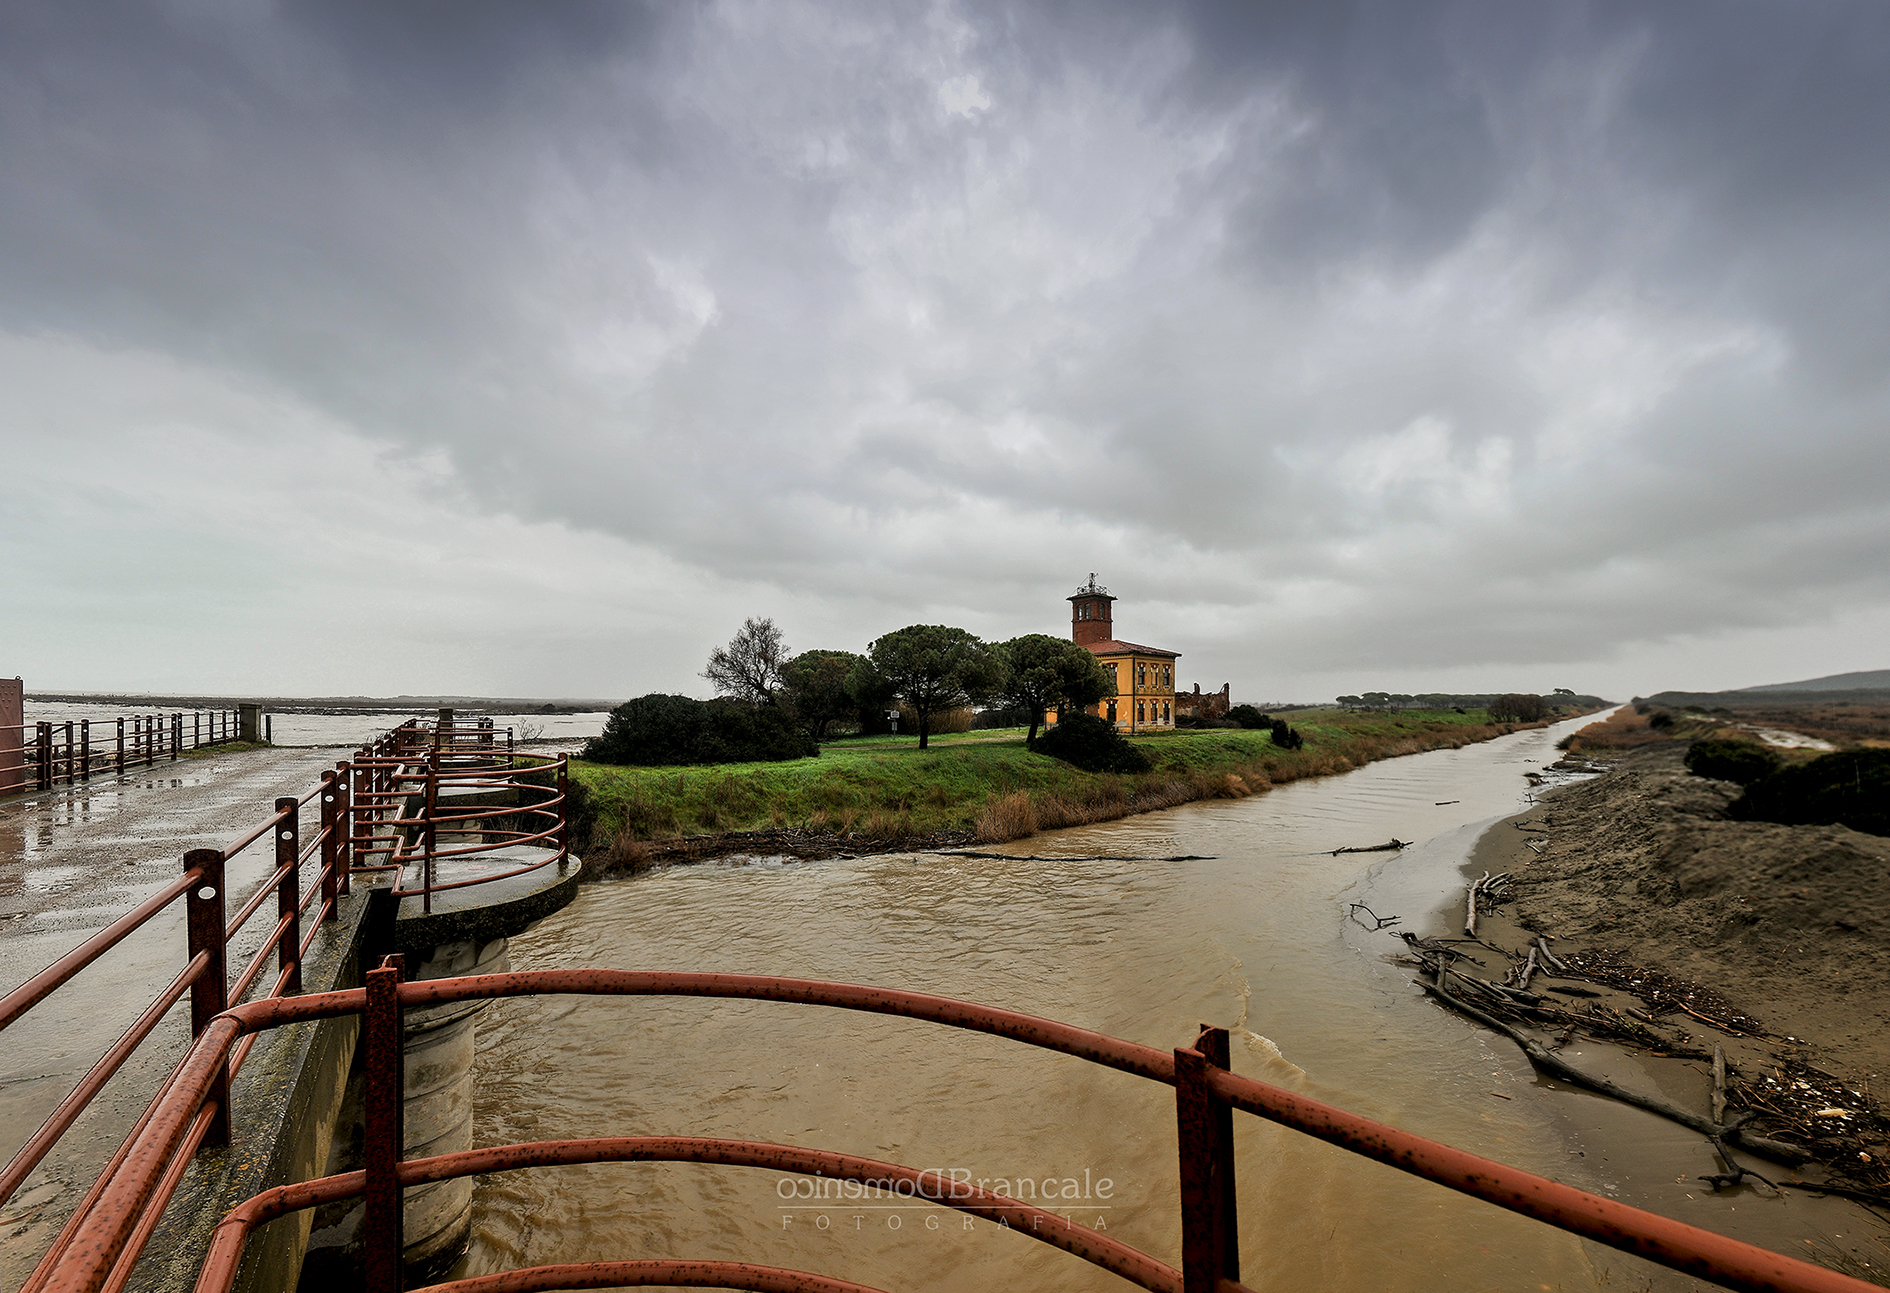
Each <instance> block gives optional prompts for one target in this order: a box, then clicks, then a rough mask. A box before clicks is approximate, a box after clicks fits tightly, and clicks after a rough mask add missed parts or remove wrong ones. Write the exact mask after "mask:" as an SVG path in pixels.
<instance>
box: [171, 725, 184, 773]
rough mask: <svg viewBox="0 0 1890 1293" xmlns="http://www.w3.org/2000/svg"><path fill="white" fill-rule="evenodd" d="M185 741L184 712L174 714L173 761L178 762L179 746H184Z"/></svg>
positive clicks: (172, 727) (172, 735)
mask: <svg viewBox="0 0 1890 1293" xmlns="http://www.w3.org/2000/svg"><path fill="white" fill-rule="evenodd" d="M183 743H184V716H183V715H182V714H172V715H171V762H172V763H176V762H177V757H178V748H179V747H180V746H182V745H183Z"/></svg>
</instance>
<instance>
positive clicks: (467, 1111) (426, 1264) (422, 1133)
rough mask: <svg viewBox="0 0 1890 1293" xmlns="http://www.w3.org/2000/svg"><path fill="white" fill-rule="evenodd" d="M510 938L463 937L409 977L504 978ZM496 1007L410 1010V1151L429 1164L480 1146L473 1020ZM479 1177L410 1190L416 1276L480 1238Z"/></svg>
mask: <svg viewBox="0 0 1890 1293" xmlns="http://www.w3.org/2000/svg"><path fill="white" fill-rule="evenodd" d="M506 943H507V940H506V939H504V938H494V939H491V940H488V941H486V942H483V943H482V942H478V941H475V940H472V939H461V940H458V941H455V942H451V943H444V944H441V945H440V946H438V947H435V948H433V949H432V955H431V956H429V957H428V958H427V959H426V960H423V961H420V962H419V963H418V964H415V963H413V962H411V961H410V962H409V963H408V966H407V977H408V978H409V979H415V980H418V979H450V978H456V977H458V976H460V975H464V974H498V973H502V972H503V971H504V970H505V968H506V962H505V949H506ZM489 1004H491V1003H490V1002H485V1001H455V1002H449V1003H447V1004H445V1005H439V1006H425V1007H422V1008H420V1009H418V1010H409V1011H408V1012H407V1014H406V1018H405V1020H404V1021H403V1023H404V1028H405V1046H404V1048H403V1049H404V1052H405V1060H406V1075H405V1109H404V1114H403V1118H404V1127H405V1135H404V1136H403V1143H402V1150H403V1156H404V1157H406V1158H426V1157H428V1156H429V1155H433V1154H450V1153H453V1152H454V1151H455V1150H461V1149H471V1148H472V1112H473V1073H472V1063H473V1021H474V1019H475V1018H476V1017H477V1016H478V1014H479V1012H480V1011H481V1010H483V1009H485V1007H486V1006H487V1005H489ZM472 1196H473V1178H472V1177H470V1176H465V1177H460V1178H459V1179H458V1180H453V1181H436V1182H434V1183H432V1184H430V1185H417V1186H413V1187H410V1188H409V1189H408V1190H407V1192H406V1196H405V1201H406V1206H405V1209H404V1211H403V1214H402V1227H403V1230H404V1232H405V1237H406V1248H405V1257H406V1263H407V1269H408V1271H409V1273H410V1274H411V1275H413V1276H415V1277H420V1278H426V1277H429V1276H431V1275H433V1274H437V1273H438V1272H440V1271H442V1270H444V1269H445V1268H446V1267H447V1266H450V1265H451V1264H452V1263H453V1261H454V1260H455V1259H456V1258H457V1257H458V1256H459V1255H460V1253H462V1252H464V1251H465V1249H466V1243H467V1239H468V1237H469V1236H470V1234H471V1232H472Z"/></svg>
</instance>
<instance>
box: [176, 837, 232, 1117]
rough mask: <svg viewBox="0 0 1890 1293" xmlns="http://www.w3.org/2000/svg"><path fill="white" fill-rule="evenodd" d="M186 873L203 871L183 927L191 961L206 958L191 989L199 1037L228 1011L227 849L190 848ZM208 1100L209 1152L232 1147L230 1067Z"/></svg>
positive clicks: (220, 1072) (221, 1071) (222, 1068)
mask: <svg viewBox="0 0 1890 1293" xmlns="http://www.w3.org/2000/svg"><path fill="white" fill-rule="evenodd" d="M184 870H185V871H200V872H202V876H201V878H200V879H198V881H197V883H196V884H195V885H193V886H192V887H191V889H190V893H189V895H188V897H186V899H185V902H184V920H185V926H186V929H187V931H188V934H189V938H190V959H191V960H193V961H194V960H196V959H197V956H198V954H199V953H203V954H205V955H206V956H208V958H209V960H208V963H207V964H206V965H205V966H204V967H203V973H202V974H199V975H198V976H197V979H196V981H195V982H194V983H192V984H191V985H190V1035H191V1036H192V1037H201V1036H202V1035H203V1030H204V1029H205V1028H207V1027H209V1024H210V1021H211V1020H212V1019H215V1018H216V1017H217V1016H218V1015H220V1014H222V1013H223V1012H224V1011H225V1010H227V1009H229V1004H230V1002H229V991H230V988H229V985H230V978H229V967H228V966H227V965H226V964H225V962H224V951H223V938H224V934H223V922H224V919H225V917H224V914H223V850H222V849H192V850H191V851H190V852H188V853H186V854H184ZM205 1098H206V1100H214V1101H215V1102H216V1106H217V1111H216V1114H215V1116H214V1117H213V1118H212V1119H211V1121H210V1130H209V1131H207V1132H205V1133H204V1138H203V1144H204V1147H205V1148H216V1147H219V1146H223V1145H227V1144H229V1143H230V1066H229V1065H228V1064H223V1065H219V1066H218V1068H217V1076H216V1081H215V1083H214V1084H213V1085H212V1086H211V1088H210V1090H209V1092H208V1093H207V1094H206V1097H205Z"/></svg>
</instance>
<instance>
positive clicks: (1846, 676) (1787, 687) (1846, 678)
mask: <svg viewBox="0 0 1890 1293" xmlns="http://www.w3.org/2000/svg"><path fill="white" fill-rule="evenodd" d="M1738 690H1739V691H1742V692H1748V691H1890V669H1866V670H1862V671H1860V672H1856V673H1834V674H1830V675H1828V676H1826V677H1823V678H1807V679H1805V681H1803V682H1769V683H1766V684H1765V685H1764V686H1760V687H1740V688H1738Z"/></svg>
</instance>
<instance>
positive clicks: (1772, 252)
mask: <svg viewBox="0 0 1890 1293" xmlns="http://www.w3.org/2000/svg"><path fill="white" fill-rule="evenodd" d="M1886 53H1890V18H1886V17H1885V16H1884V11H1883V10H1882V9H1881V7H1879V6H1876V5H1874V4H1871V3H1866V2H1864V0H1858V2H1857V3H1839V2H1837V0H1824V2H1822V3H1818V4H1813V5H1809V6H1807V5H1790V6H1787V5H1780V4H1763V3H1758V2H1757V0H1740V2H1739V3H1736V4H1732V5H1725V4H1706V3H1679V4H1674V5H1664V6H1661V7H1659V8H1648V7H1646V6H1641V5H1627V4H1613V3H1599V2H1596V3H1585V2H1584V3H1576V2H1574V0H1569V2H1567V3H1558V4H1550V5H1539V6H1516V5H1513V4H1502V3H1496V2H1494V0H1491V2H1488V3H1485V2H1481V0H1480V2H1478V3H1408V2H1407V0H1380V2H1375V3H1364V2H1361V3H1352V4H1334V5H1316V6H1314V5H1301V4H1285V3H1280V4H1226V5H1211V4H1205V3H1203V4H1176V5H1170V6H1140V5H1105V6H1087V5H1086V6H1066V5H1057V4H1040V5H1029V4H1016V5H1008V4H996V3H993V4H968V5H965V6H962V7H955V6H950V5H945V6H939V7H935V8H933V9H930V10H926V11H918V10H898V9H893V10H888V9H883V8H878V7H871V6H827V5H811V4H810V5H790V4H759V5H728V6H717V7H701V8H695V7H692V8H670V7H664V6H649V7H642V6H634V5H620V4H604V5H596V6H564V5H559V6H515V5H496V4H495V5H483V4H481V5H468V4H463V3H454V4H416V5H400V6H391V7H390V6H374V5H366V6H363V5H351V4H334V5H295V6H288V7H284V8H281V9H274V8H267V7H259V6H245V5H234V4H231V5H211V4H186V3H181V2H180V3H175V4H169V5H156V4H152V5H125V6H122V7H119V8H117V9H115V10H113V11H110V12H109V13H104V14H102V13H101V11H100V10H97V9H73V8H71V7H68V6H56V5H50V4H41V5H19V6H12V7H10V8H9V9H7V10H6V11H5V12H4V13H3V14H0V152H4V153H5V155H6V156H8V157H9V159H10V164H9V165H8V166H7V167H5V168H0V281H4V283H5V290H4V291H0V327H4V329H5V330H6V331H8V332H10V333H13V334H18V335H31V334H35V333H42V332H43V333H53V334H60V335H65V336H70V337H73V338H77V339H79V340H80V341H82V342H84V343H89V344H92V345H95V346H98V347H100V348H102V349H105V350H114V349H119V348H126V347H129V348H136V349H144V350H150V351H154V352H157V353H161V354H167V355H172V356H175V357H177V358H178V360H179V361H180V362H184V363H188V364H192V365H196V366H199V367H201V368H203V369H204V370H206V371H210V372H216V373H221V374H223V375H224V376H225V377H226V378H227V379H228V380H229V381H231V382H234V383H237V384H239V385H243V386H244V387H245V388H253V389H256V390H266V391H271V392H275V393H277V394H278V395H279V396H280V398H282V399H284V400H288V401H295V402H299V403H300V404H301V405H303V406H305V407H306V408H308V409H312V410H315V411H318V412H319V413H320V414H321V415H323V416H324V417H326V418H329V419H332V421H333V423H334V424H335V425H337V426H342V427H346V428H348V429H349V430H350V431H351V432H352V433H353V434H355V435H358V436H359V437H361V438H363V439H365V440H366V441H369V442H372V443H375V444H379V445H383V446H387V447H389V448H390V449H392V450H394V451H395V452H398V453H410V454H417V455H423V454H427V453H431V452H439V453H443V454H445V455H446V457H447V460H448V461H449V462H450V464H451V467H452V471H453V474H454V479H455V481H456V487H457V488H460V489H463V490H464V491H466V499H465V501H464V506H465V507H466V508H467V509H468V510H470V511H473V512H478V511H482V510H490V511H497V512H509V513H514V514H516V515H518V516H520V517H522V518H525V519H527V520H529V521H532V522H541V523H558V524H564V525H568V526H571V527H575V528H577V529H580V530H585V531H589V532H593V533H596V534H600V535H605V536H611V537H612V538H613V540H621V541H623V542H625V543H628V544H632V545H637V546H638V548H639V550H643V551H649V552H653V553H657V554H662V555H664V556H666V557H669V558H673V559H674V560H675V561H676V562H678V563H680V565H681V567H682V568H686V569H693V570H695V571H697V572H699V573H700V575H701V578H702V579H703V580H705V581H709V582H714V583H717V584H718V585H725V586H728V587H750V586H756V587H774V588H778V589H780V590H783V593H784V595H789V596H793V597H798V598H803V599H808V600H809V601H811V602H814V603H818V604H819V605H820V606H821V607H823V608H826V609H824V610H823V611H822V612H821V613H822V614H823V615H824V616H826V617H827V618H828V620H830V621H832V622H846V623H852V622H853V619H854V618H857V617H862V616H869V615H873V614H880V615H883V616H884V617H885V618H886V622H887V623H893V622H898V623H904V622H909V621H911V620H915V619H922V618H929V617H931V616H932V615H933V614H934V611H931V610H927V609H926V608H928V607H930V608H951V607H969V608H974V610H973V613H975V614H976V615H979V616H982V617H984V618H985V619H987V620H988V621H989V623H990V624H991V625H992V626H995V627H994V631H995V629H997V628H1001V627H1002V626H1003V625H1004V624H1005V623H1007V622H1009V621H1010V620H1014V619H1016V618H1017V617H1019V616H1025V615H1029V616H1040V615H1041V614H1042V612H1041V606H1042V605H1044V604H1046V603H1045V598H1046V596H1049V594H1047V593H1046V592H1045V591H1044V589H1043V588H1042V587H1041V583H1042V581H1044V580H1048V581H1049V582H1050V583H1052V584H1054V585H1056V588H1053V589H1051V590H1050V593H1055V594H1056V595H1059V596H1060V593H1057V589H1060V587H1061V584H1062V583H1063V582H1066V581H1067V580H1068V579H1070V578H1072V577H1076V576H1080V574H1081V573H1084V572H1086V571H1087V570H1088V569H1091V568H1100V567H1105V566H1109V567H1110V569H1109V570H1108V571H1106V572H1105V577H1106V578H1110V579H1113V580H1114V581H1115V582H1116V583H1118V584H1122V585H1124V586H1125V587H1139V588H1142V589H1146V590H1149V591H1148V593H1147V594H1146V599H1147V601H1148V603H1149V604H1150V605H1151V606H1153V605H1154V604H1155V600H1156V598H1157V597H1158V596H1159V598H1161V599H1164V604H1165V605H1167V606H1169V607H1172V608H1174V610H1175V613H1176V614H1177V615H1180V616H1182V617H1184V618H1187V617H1194V618H1197V619H1200V620H1201V621H1202V622H1213V623H1216V624H1219V625H1224V626H1225V627H1224V628H1223V629H1220V630H1217V631H1219V632H1221V634H1222V636H1221V637H1220V638H1218V639H1215V640H1214V641H1213V642H1210V643H1206V644H1204V646H1203V651H1202V655H1203V657H1204V658H1205V659H1207V660H1209V661H1219V660H1222V659H1232V658H1235V657H1237V656H1238V654H1239V652H1240V651H1241V650H1242V649H1243V648H1242V646H1241V644H1242V643H1243V642H1248V641H1258V640H1261V638H1260V637H1256V636H1255V634H1256V633H1261V634H1262V636H1263V637H1264V636H1265V635H1272V636H1270V637H1265V640H1266V641H1267V642H1268V643H1269V645H1268V646H1267V648H1266V652H1265V655H1266V656H1267V659H1268V660H1269V661H1272V662H1274V663H1273V664H1269V665H1264V666H1263V665H1260V664H1256V665H1254V666H1252V667H1253V668H1254V669H1256V670H1259V669H1261V668H1263V667H1281V668H1285V667H1291V668H1293V669H1295V670H1298V671H1300V672H1302V673H1315V672H1317V671H1318V668H1319V667H1320V665H1321V662H1322V661H1334V660H1343V661H1346V662H1348V667H1356V668H1358V669H1370V668H1373V667H1387V666H1389V665H1390V664H1391V663H1393V662H1396V661H1399V660H1412V661H1422V662H1424V663H1426V664H1435V665H1438V666H1442V665H1444V664H1447V663H1449V662H1452V661H1459V662H1461V661H1463V660H1466V659H1471V658H1472V657H1474V659H1475V660H1477V661H1486V662H1490V663H1501V662H1503V661H1515V660H1527V659H1532V658H1541V657H1542V656H1543V655H1544V653H1545V652H1567V651H1571V650H1580V651H1585V652H1587V653H1588V656H1587V657H1583V658H1600V654H1601V653H1603V652H1605V651H1606V650H1607V648H1608V644H1609V643H1610V642H1614V641H1618V640H1620V639H1621V638H1622V637H1623V635H1626V636H1628V637H1630V638H1632V637H1634V635H1643V636H1651V637H1656V638H1657V637H1660V636H1663V635H1668V634H1671V633H1672V632H1675V631H1678V629H1679V628H1680V626H1683V625H1686V624H1691V625H1693V626H1695V627H1696V628H1699V629H1701V630H1703V631H1724V632H1727V633H1734V634H1736V633H1739V632H1743V631H1746V630H1749V629H1752V628H1754V627H1755V626H1759V627H1762V626H1765V625H1767V624H1773V623H1779V622H1783V621H1785V620H1788V619H1803V618H1807V617H1810V618H1815V617H1817V616H1818V615H1821V614H1828V613H1830V612H1831V611H1832V609H1833V608H1835V607H1838V606H1841V605H1847V604H1854V603H1856V602H1859V601H1863V602H1870V603H1873V604H1875V603H1878V602H1881V601H1882V600H1883V599H1884V598H1885V597H1886V595H1890V590H1886V589H1885V588H1884V587H1883V586H1882V580H1881V578H1880V577H1878V576H1877V575H1876V574H1875V569H1876V566H1877V564H1878V563H1877V561H1876V558H1875V555H1874V554H1875V553H1877V552H1881V550H1882V540H1883V539H1884V538H1885V537H1890V536H1886V535H1885V534H1884V532H1883V530H1884V523H1883V522H1882V521H1881V520H1880V518H1881V517H1882V516H1883V506H1882V504H1883V501H1884V500H1883V493H1882V485H1881V482H1882V481H1883V480H1884V479H1886V471H1887V470H1890V447H1887V446H1886V442H1885V439H1884V437H1882V436H1881V433H1880V431H1881V427H1882V426H1883V425H1884V419H1885V416H1886V414H1890V391H1887V390H1886V388H1885V385H1884V382H1885V371H1886V370H1885V365H1884V363H1883V360H1884V358H1885V356H1884V338H1885V337H1886V336H1890V327H1886V324H1890V319H1886V318H1885V313H1886V311H1887V310H1890V290H1887V289H1886V285H1887V284H1890V259H1887V257H1890V245H1887V244H1886V243H1885V241H1884V240H1883V238H1882V237H1881V212H1882V211H1883V210H1884V209H1885V203H1884V199H1885V198H1886V197H1890V155H1887V154H1886V153H1885V150H1883V149H1882V148H1881V147H1879V146H1878V142H1877V141H1879V140H1881V139H1882V138H1883V137H1884V136H1885V135H1886V133H1887V132H1886V129H1885V128H1886V127H1890V95H1886V94H1884V92H1883V91H1882V89H1881V88H1880V73H1881V69H1882V67H1883V66H1884V65H1885V63H1886V58H1885V55H1886ZM276 433H277V432H272V430H271V429H270V428H269V427H266V426H258V427H256V428H255V429H254V432H253V434H254V435H255V437H256V438H257V442H258V443H260V442H261V441H262V440H264V439H266V438H267V437H268V436H270V435H271V434H276ZM1111 563H1113V565H1111ZM1072 572H1074V574H1072ZM1033 581H1035V583H1034V582H1033ZM1157 590H1159V591H1157ZM1049 601H1050V602H1051V603H1054V601H1055V597H1054V596H1049ZM875 608H877V609H875ZM1055 609H1056V608H1055V606H1054V605H1052V611H1053V612H1054V610H1055ZM938 613H942V611H941V612H938ZM1288 616H1292V617H1296V619H1294V620H1292V621H1290V622H1289V620H1288V619H1287V618H1286V617H1288ZM1258 625H1264V631H1263V632H1262V630H1261V629H1260V628H1257V627H1256V626H1258ZM1289 626H1290V628H1291V631H1289ZM884 627H886V624H883V623H878V622H875V623H871V624H866V623H862V624H860V625H859V626H858V634H859V636H860V638H861V639H862V640H864V638H866V637H870V636H872V635H873V633H875V632H877V631H881V630H883V628H884ZM689 632H691V633H694V634H695V635H696V636H706V638H707V639H708V640H715V639H716V638H717V637H718V636H719V634H718V632H717V631H716V630H715V629H713V628H705V627H701V626H695V625H691V626H690V628H689ZM1007 635H1008V634H1007ZM580 636H581V634H580ZM1571 644H1578V645H1576V646H1572V645H1571ZM1558 658H1560V657H1558ZM1571 658H1572V657H1571ZM1865 663H1868V662H1865ZM1860 667H1861V666H1860ZM1819 671H1820V669H1818V668H1815V667H1808V668H1807V669H1806V670H1805V672H1807V673H1815V672H1819Z"/></svg>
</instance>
